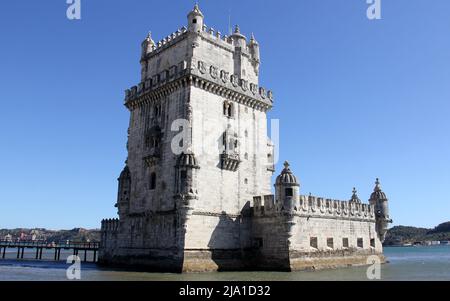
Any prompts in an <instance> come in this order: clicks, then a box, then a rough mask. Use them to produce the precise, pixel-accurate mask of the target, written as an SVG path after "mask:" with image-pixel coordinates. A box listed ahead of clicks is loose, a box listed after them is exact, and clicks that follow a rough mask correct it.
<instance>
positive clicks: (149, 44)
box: [141, 32, 155, 58]
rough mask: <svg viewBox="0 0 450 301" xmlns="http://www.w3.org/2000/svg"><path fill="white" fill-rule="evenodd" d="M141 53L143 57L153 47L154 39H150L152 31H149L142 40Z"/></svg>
mask: <svg viewBox="0 0 450 301" xmlns="http://www.w3.org/2000/svg"><path fill="white" fill-rule="evenodd" d="M141 46H142V54H141V57H142V58H144V57H145V56H146V55H147V54H149V53H150V52H152V51H153V47H155V41H153V39H152V33H151V32H149V33H148V35H147V37H146V38H145V40H144V41H142V44H141Z"/></svg>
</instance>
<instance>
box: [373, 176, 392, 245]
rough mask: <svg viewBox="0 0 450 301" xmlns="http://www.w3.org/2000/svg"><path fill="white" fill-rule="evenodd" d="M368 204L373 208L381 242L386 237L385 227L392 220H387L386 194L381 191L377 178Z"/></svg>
mask: <svg viewBox="0 0 450 301" xmlns="http://www.w3.org/2000/svg"><path fill="white" fill-rule="evenodd" d="M369 203H370V205H371V206H373V207H374V208H375V217H376V227H377V233H378V237H379V238H380V240H381V242H383V241H384V238H385V236H386V232H387V226H388V224H389V223H392V220H391V219H390V218H389V207H388V199H387V197H386V194H385V193H384V192H383V191H382V190H381V187H380V181H379V179H378V178H377V179H376V181H375V188H374V189H373V192H372V194H371V195H370V199H369Z"/></svg>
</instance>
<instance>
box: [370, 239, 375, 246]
mask: <svg viewBox="0 0 450 301" xmlns="http://www.w3.org/2000/svg"><path fill="white" fill-rule="evenodd" d="M370 246H371V247H372V248H375V238H371V239H370Z"/></svg>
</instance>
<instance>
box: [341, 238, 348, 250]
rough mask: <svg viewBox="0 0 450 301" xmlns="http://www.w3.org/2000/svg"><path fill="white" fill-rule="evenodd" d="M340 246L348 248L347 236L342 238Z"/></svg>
mask: <svg viewBox="0 0 450 301" xmlns="http://www.w3.org/2000/svg"><path fill="white" fill-rule="evenodd" d="M342 247H344V248H348V238H347V237H345V238H343V239H342Z"/></svg>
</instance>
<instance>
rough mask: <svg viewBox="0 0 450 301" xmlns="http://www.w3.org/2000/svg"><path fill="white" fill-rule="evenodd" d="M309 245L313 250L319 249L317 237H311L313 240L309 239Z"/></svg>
mask: <svg viewBox="0 0 450 301" xmlns="http://www.w3.org/2000/svg"><path fill="white" fill-rule="evenodd" d="M309 245H310V246H311V247H312V248H316V249H317V237H311V238H310V239H309Z"/></svg>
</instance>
